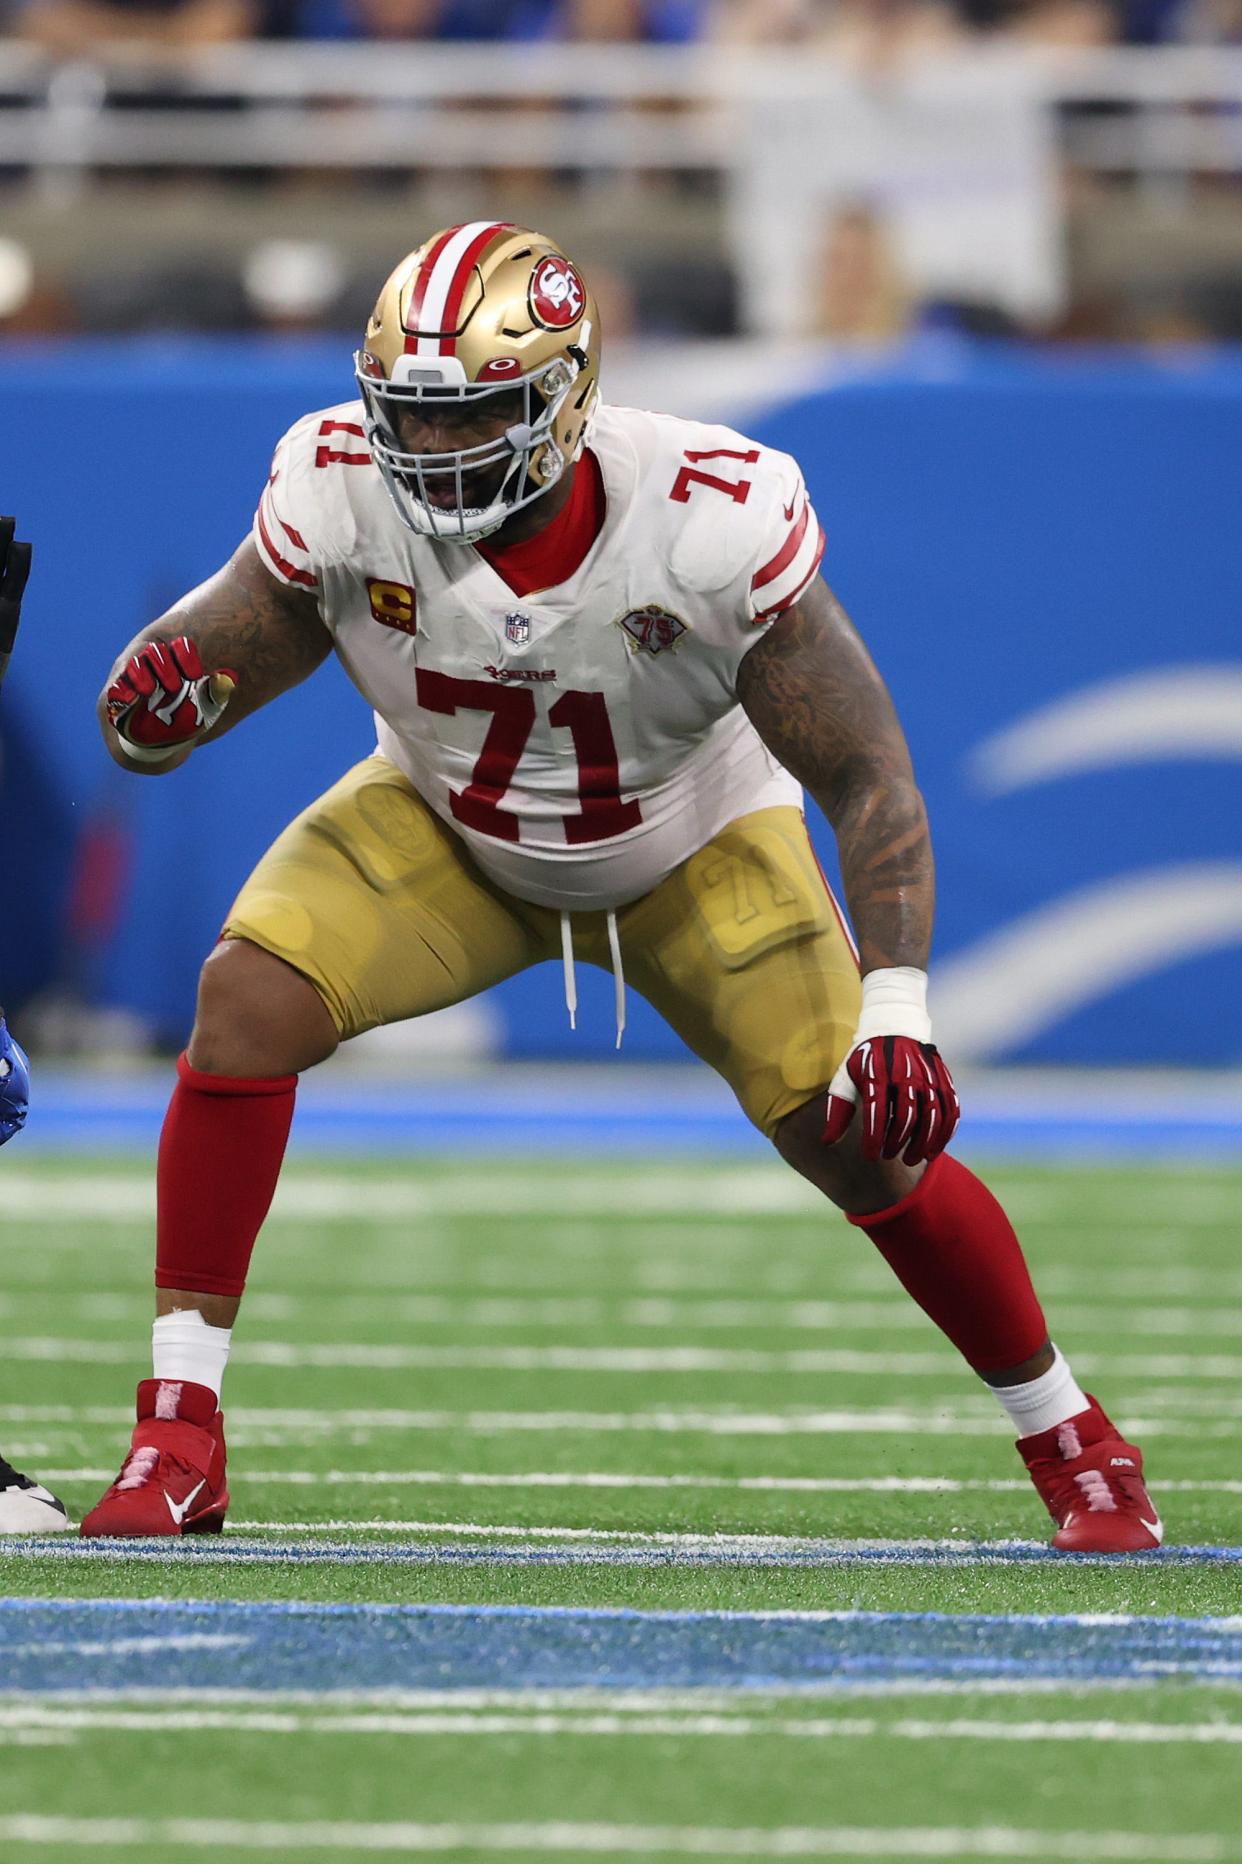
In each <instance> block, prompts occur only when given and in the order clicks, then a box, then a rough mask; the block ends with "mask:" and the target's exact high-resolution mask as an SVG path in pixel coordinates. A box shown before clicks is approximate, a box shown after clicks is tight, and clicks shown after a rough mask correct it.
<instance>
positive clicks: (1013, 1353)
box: [847, 1152, 1048, 1372]
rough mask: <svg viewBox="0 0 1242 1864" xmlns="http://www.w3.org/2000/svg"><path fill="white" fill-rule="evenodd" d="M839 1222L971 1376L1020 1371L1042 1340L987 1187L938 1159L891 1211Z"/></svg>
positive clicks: (1023, 1270) (1037, 1310) (1008, 1232)
mask: <svg viewBox="0 0 1242 1864" xmlns="http://www.w3.org/2000/svg"><path fill="white" fill-rule="evenodd" d="M847 1214H848V1213H847ZM849 1220H850V1222H851V1223H853V1224H856V1225H857V1226H858V1228H859V1229H860V1230H865V1231H866V1232H867V1235H868V1236H869V1237H870V1238H871V1240H872V1242H873V1243H874V1244H875V1246H876V1248H877V1249H878V1250H879V1252H880V1254H881V1255H882V1256H883V1257H884V1260H885V1261H886V1262H887V1263H888V1266H889V1267H890V1268H891V1269H892V1271H893V1273H894V1275H896V1277H897V1279H898V1281H899V1282H900V1283H901V1285H902V1287H903V1288H904V1289H905V1290H906V1292H907V1293H908V1294H911V1295H913V1297H914V1299H915V1300H916V1301H917V1302H918V1304H919V1306H920V1307H921V1308H922V1310H923V1312H924V1313H925V1314H927V1315H928V1316H929V1317H930V1318H931V1319H932V1320H934V1321H935V1323H936V1325H937V1326H938V1327H939V1329H940V1331H941V1333H943V1334H946V1335H947V1336H948V1338H949V1339H950V1340H952V1342H953V1344H954V1346H956V1348H957V1350H958V1352H959V1353H961V1355H962V1357H963V1358H964V1359H965V1360H966V1361H967V1363H968V1364H969V1365H971V1366H973V1367H974V1369H975V1371H976V1372H1001V1371H1008V1370H1009V1368H1010V1367H1011V1366H1020V1365H1021V1364H1022V1362H1023V1360H1024V1359H1029V1358H1030V1357H1031V1355H1032V1353H1036V1352H1038V1351H1039V1348H1040V1347H1041V1346H1042V1345H1043V1343H1044V1341H1045V1340H1046V1339H1047V1337H1048V1328H1047V1324H1046V1322H1045V1320H1044V1315H1043V1310H1042V1308H1041V1307H1040V1305H1039V1301H1038V1299H1037V1297H1036V1294H1035V1290H1034V1288H1033V1287H1032V1286H1031V1277H1030V1273H1029V1271H1028V1269H1027V1266H1026V1261H1025V1258H1024V1257H1023V1254H1022V1245H1021V1244H1020V1243H1019V1241H1018V1239H1017V1237H1016V1236H1015V1235H1014V1233H1013V1225H1012V1224H1011V1223H1010V1221H1009V1219H1008V1217H1007V1216H1006V1215H1005V1213H1004V1211H1003V1210H1002V1209H1001V1207H1000V1205H999V1204H998V1203H997V1201H996V1199H995V1198H994V1197H993V1196H992V1193H991V1192H990V1191H989V1190H988V1188H987V1186H986V1185H985V1184H983V1183H981V1182H980V1180H979V1179H978V1178H976V1177H975V1174H974V1173H973V1172H972V1171H967V1169H966V1167H965V1166H964V1165H961V1164H959V1163H958V1161H957V1160H956V1159H955V1158H950V1157H949V1155H948V1154H947V1153H944V1152H942V1153H941V1155H940V1157H939V1158H937V1159H933V1160H932V1163H931V1164H930V1165H929V1166H928V1167H927V1170H926V1171H925V1172H924V1173H923V1176H922V1177H921V1178H920V1179H919V1182H918V1183H917V1185H915V1187H914V1189H913V1191H911V1192H910V1194H909V1196H908V1197H903V1198H902V1200H901V1202H900V1203H899V1204H893V1205H891V1206H890V1207H889V1209H888V1210H877V1211H874V1212H872V1213H871V1214H870V1215H868V1216H865V1217H850V1219H849Z"/></svg>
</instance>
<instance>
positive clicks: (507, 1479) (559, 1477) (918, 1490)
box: [39, 1464, 1242, 1495]
mask: <svg viewBox="0 0 1242 1864" xmlns="http://www.w3.org/2000/svg"><path fill="white" fill-rule="evenodd" d="M39 1474H40V1477H41V1479H42V1480H43V1481H44V1482H110V1481H111V1480H112V1478H113V1476H114V1475H115V1474H116V1469H115V1468H114V1467H113V1466H112V1465H110V1464H109V1465H106V1466H105V1465H103V1464H100V1465H99V1466H98V1467H97V1468H93V1469H55V1468H51V1469H49V1468H46V1467H45V1468H43V1469H41V1470H40V1471H39ZM240 1474H241V1480H242V1482H243V1483H245V1484H246V1485H247V1486H249V1485H250V1484H253V1485H254V1487H255V1488H256V1489H259V1488H269V1487H272V1486H273V1485H279V1486H282V1487H293V1488H308V1489H309V1488H316V1487H328V1488H347V1489H352V1488H410V1487H414V1488H446V1489H616V1490H619V1491H620V1492H621V1493H625V1492H626V1491H628V1490H632V1489H711V1490H718V1491H719V1490H723V1491H725V1492H727V1493H730V1494H735V1493H740V1494H765V1495H1016V1494H1022V1493H1025V1492H1028V1491H1029V1489H1030V1486H1031V1485H1030V1482H1029V1480H1028V1479H1027V1477H1025V1476H1014V1477H1011V1478H1010V1477H999V1476H997V1477H982V1476H979V1477H973V1476H972V1477H962V1476H691V1475H666V1476H657V1475H651V1474H647V1473H639V1474H632V1475H624V1474H619V1473H617V1472H615V1471H612V1470H581V1471H576V1472H569V1471H560V1470H532V1471H530V1472H529V1473H526V1474H522V1475H517V1474H512V1473H508V1472H505V1473H499V1472H494V1471H491V1470H449V1469H245V1470H242V1471H241V1472H240ZM1160 1493H1161V1495H1170V1494H1181V1495H1242V1480H1230V1479H1227V1478H1222V1479H1220V1480H1214V1481H1202V1482H1195V1481H1183V1482H1170V1481H1165V1480H1162V1481H1161V1483H1160Z"/></svg>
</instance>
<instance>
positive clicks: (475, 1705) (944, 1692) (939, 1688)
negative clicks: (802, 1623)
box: [0, 1561, 1151, 1726]
mask: <svg viewBox="0 0 1242 1864" xmlns="http://www.w3.org/2000/svg"><path fill="white" fill-rule="evenodd" d="M195 1564H196V1565H198V1564H200V1562H198V1561H196V1562H195ZM359 1603H367V1606H368V1610H371V1611H383V1610H391V1609H392V1607H390V1606H384V1605H382V1604H380V1603H376V1602H366V1601H359ZM744 1615H745V1616H754V1615H755V1614H753V1613H748V1614H744ZM772 1615H773V1614H770V1613H769V1614H768V1616H772ZM779 1615H780V1616H781V1617H783V1618H790V1617H792V1618H799V1617H816V1616H820V1615H821V1614H816V1613H799V1612H784V1613H781V1614H779ZM1084 1687H1085V1688H1086V1689H1088V1690H1089V1692H1090V1694H1092V1695H1099V1696H1106V1697H1108V1698H1109V1699H1110V1700H1111V1699H1112V1698H1113V1697H1115V1696H1126V1695H1132V1694H1133V1693H1134V1691H1135V1690H1136V1689H1150V1688H1151V1682H1150V1680H1149V1679H1148V1678H1145V1677H1138V1678H1135V1677H1130V1676H1121V1677H1117V1676H1114V1677H1103V1678H1096V1679H1094V1680H1093V1681H1092V1682H1091V1683H1090V1684H1089V1685H1086V1686H1084ZM848 1689H849V1700H850V1702H851V1703H853V1702H855V1701H857V1700H861V1699H862V1698H864V1697H867V1698H871V1697H876V1698H879V1699H881V1700H883V1701H886V1702H888V1701H892V1700H893V1699H898V1700H900V1699H904V1698H905V1697H907V1696H910V1697H915V1698H918V1699H920V1700H921V1699H922V1698H923V1697H925V1696H934V1697H937V1698H938V1697H941V1696H966V1697H969V1698H970V1699H971V1701H972V1702H973V1701H974V1699H975V1697H977V1696H988V1697H991V1696H1000V1697H1010V1696H1021V1697H1026V1696H1028V1695H1032V1696H1064V1694H1065V1682H1064V1680H1063V1679H1062V1678H1061V1677H1055V1676H1032V1677H1018V1676H992V1677H977V1678H971V1679H970V1680H960V1679H957V1678H952V1677H905V1678H902V1679H900V1680H896V1679H891V1678H889V1679H885V1680H878V1679H876V1678H870V1679H868V1678H859V1679H858V1680H857V1681H851V1682H850V1684H849V1685H848ZM841 1695H842V1690H841V1685H840V1684H839V1683H837V1682H833V1681H827V1682H818V1683H801V1684H799V1685H797V1687H796V1688H791V1687H790V1686H789V1685H788V1684H778V1685H770V1684H763V1685H760V1686H758V1687H751V1686H750V1685H748V1684H745V1683H741V1684H738V1685H737V1686H736V1687H733V1688H730V1689H727V1690H722V1689H709V1688H703V1689H591V1688H582V1689H571V1690H566V1689H524V1688H514V1689H454V1690H453V1691H451V1693H449V1692H446V1691H445V1690H443V1689H399V1688H395V1689H390V1688H385V1689H334V1690H331V1691H326V1692H325V1691H323V1690H311V1689H221V1688H214V1689H207V1688H195V1689H184V1688H181V1689H177V1688H171V1689H170V1688H159V1687H152V1686H150V1685H138V1686H121V1687H118V1688H115V1689H109V1690H108V1691H107V1693H106V1697H105V1696H101V1693H100V1691H98V1690H95V1689H77V1690H74V1689H57V1690H55V1691H43V1692H38V1691H28V1690H23V1691H21V1692H20V1694H19V1695H17V1696H13V1695H10V1696H7V1697H6V1696H5V1695H4V1694H3V1692H0V1703H10V1704H12V1705H13V1706H14V1710H15V1712H16V1713H24V1712H25V1711H26V1710H27V1709H32V1708H35V1707H42V1708H45V1709H47V1710H48V1712H49V1713H59V1712H60V1711H61V1710H64V1709H68V1708H74V1707H76V1708H80V1709H83V1710H87V1711H92V1712H93V1711H94V1710H96V1709H103V1710H104V1712H110V1711H111V1710H113V1709H118V1708H121V1707H123V1706H129V1707H133V1708H135V1709H139V1710H143V1711H156V1710H158V1711H159V1712H160V1713H161V1714H162V1713H164V1712H166V1711H168V1710H173V1709H175V1710H182V1709H183V1710H184V1711H185V1712H186V1713H187V1714H197V1713H199V1712H200V1711H202V1710H206V1709H223V1710H227V1711H229V1712H230V1713H232V1712H238V1713H240V1712H242V1711H246V1710H251V1709H253V1710H257V1711H260V1712H262V1713H267V1712H268V1711H273V1712H274V1711H277V1710H299V1711H302V1710H305V1711H308V1712H313V1713H314V1714H318V1715H327V1713H328V1709H329V1705H330V1706H331V1708H332V1709H333V1710H336V1709H348V1710H350V1711H351V1712H352V1711H355V1710H356V1711H358V1712H360V1713H361V1712H366V1713H372V1712H373V1713H376V1714H384V1715H391V1714H396V1713H411V1714H414V1713H418V1712H421V1711H422V1710H427V1711H429V1712H432V1713H436V1714H439V1713H441V1712H443V1711H444V1710H445V1709H446V1708H451V1709H452V1710H454V1711H466V1710H472V1711H473V1710H479V1711H482V1710H487V1709H497V1710H500V1711H503V1712H505V1713H508V1714H516V1713H518V1712H521V1713H524V1714H528V1713H534V1712H536V1711H538V1712H541V1713H542V1712H544V1711H548V1712H552V1713H555V1712H562V1713H564V1714H567V1715H581V1714H583V1713H584V1712H585V1711H587V1710H593V1711H598V1712H599V1713H600V1714H607V1715H634V1716H639V1715H645V1714H660V1715H671V1714H678V1713H680V1714H684V1715H702V1714H707V1713H709V1712H710V1713H712V1714H718V1715H727V1714H743V1713H747V1712H751V1711H753V1710H754V1708H755V1706H756V1705H763V1706H764V1707H765V1708H767V1709H769V1710H770V1709H774V1708H777V1707H781V1706H784V1707H786V1708H787V1707H788V1705H789V1704H790V1703H792V1702H796V1703H798V1704H799V1705H804V1704H806V1703H808V1702H811V1703H816V1704H818V1703H821V1702H825V1701H831V1702H834V1703H835V1702H839V1701H840V1699H841ZM742 1705H745V1706H744V1707H743V1706H742ZM941 1725H942V1724H939V1723H938V1724H937V1726H941Z"/></svg>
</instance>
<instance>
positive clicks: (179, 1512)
mask: <svg viewBox="0 0 1242 1864" xmlns="http://www.w3.org/2000/svg"><path fill="white" fill-rule="evenodd" d="M206 1486H207V1478H206V1476H204V1477H203V1480H202V1481H201V1482H199V1483H197V1484H196V1485H195V1487H194V1488H192V1489H191V1490H190V1493H189V1494H188V1495H187V1496H186V1498H185V1500H184V1501H183V1502H175V1501H174V1500H173V1498H172V1496H171V1495H170V1494H169V1493H168V1490H167V1489H165V1490H164V1500H165V1501H166V1502H167V1503H168V1512H169V1514H170V1515H171V1516H172V1518H173V1520H174V1521H175V1522H176V1523H177V1526H178V1527H180V1526H181V1523H182V1522H183V1521H184V1520H185V1517H186V1515H187V1513H188V1512H189V1507H190V1503H191V1502H192V1501H193V1500H194V1497H195V1496H196V1495H197V1494H198V1492H199V1489H205V1488H206ZM1143 1525H1144V1527H1146V1525H1147V1523H1146V1522H1144V1523H1143Z"/></svg>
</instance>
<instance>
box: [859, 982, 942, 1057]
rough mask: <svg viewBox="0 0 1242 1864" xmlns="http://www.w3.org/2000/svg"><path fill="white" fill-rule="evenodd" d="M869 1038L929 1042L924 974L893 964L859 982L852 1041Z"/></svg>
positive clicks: (929, 1026) (929, 1022)
mask: <svg viewBox="0 0 1242 1864" xmlns="http://www.w3.org/2000/svg"><path fill="white" fill-rule="evenodd" d="M869 1036H909V1037H910V1039H911V1041H913V1042H930V1041H931V1017H930V1016H929V1015H928V1014H927V973H926V971H920V970H918V969H917V968H916V967H915V966H914V965H912V964H893V965H889V966H887V967H886V968H885V969H884V970H881V971H868V972H867V974H866V976H865V977H864V978H863V981H862V1012H861V1014H860V1016H859V1018H858V1029H857V1031H856V1033H855V1036H854V1040H855V1042H865V1041H866V1040H867V1038H868V1037H869Z"/></svg>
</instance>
